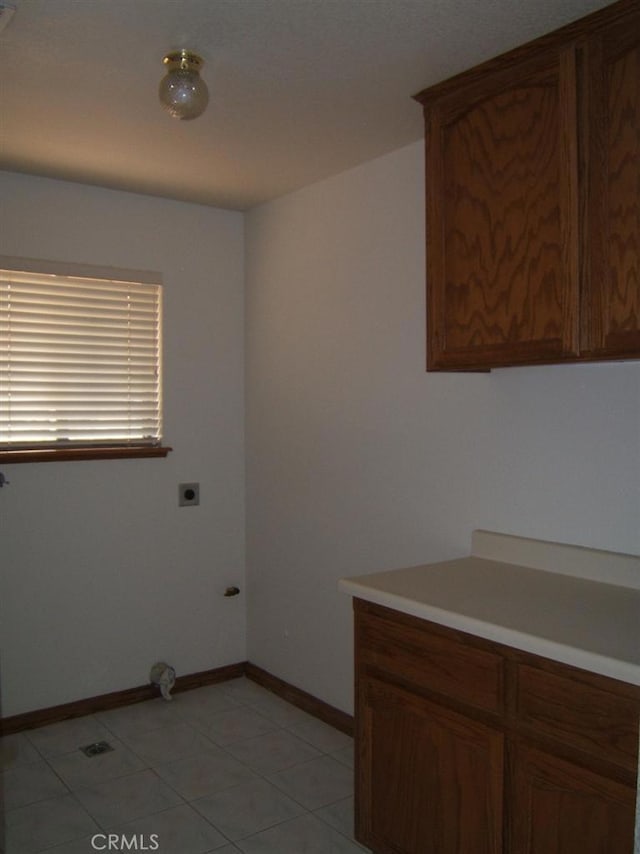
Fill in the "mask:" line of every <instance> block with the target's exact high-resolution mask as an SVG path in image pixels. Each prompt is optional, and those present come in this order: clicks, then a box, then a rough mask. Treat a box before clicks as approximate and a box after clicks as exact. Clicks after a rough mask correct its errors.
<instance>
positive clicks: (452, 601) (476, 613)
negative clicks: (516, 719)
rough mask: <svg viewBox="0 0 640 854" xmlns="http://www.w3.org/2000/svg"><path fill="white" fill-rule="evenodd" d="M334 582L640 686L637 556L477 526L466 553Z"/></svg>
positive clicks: (383, 602)
mask: <svg viewBox="0 0 640 854" xmlns="http://www.w3.org/2000/svg"><path fill="white" fill-rule="evenodd" d="M543 567H544V568H543ZM339 587H340V589H341V590H343V591H344V592H346V593H349V594H350V595H352V596H355V597H358V598H360V599H364V600H366V601H369V602H373V603H376V604H378V605H384V606H386V607H388V608H394V609H395V610H397V611H401V612H403V613H405V614H411V615H413V616H415V617H421V618H423V619H426V620H431V621H433V622H436V623H440V624H441V625H445V626H449V627H450V628H454V629H459V630H461V631H465V632H469V633H470V634H474V635H477V636H479V637H483V638H486V639H488V640H493V641H497V642H498V643H503V644H506V645H508V646H512V647H515V648H516V649H522V650H525V651H527V652H531V653H535V654H537V655H542V656H545V657H546V658H551V659H554V660H556V661H561V662H564V663H565V664H570V665H573V666H575V667H581V668H583V669H585V670H590V671H592V672H594V673H600V674H603V675H605V676H609V677H611V678H614V679H621V680H623V681H625V682H630V683H632V684H634V685H640V557H638V556H635V555H620V554H616V553H614V552H603V551H597V550H594V549H585V548H581V547H578V546H567V545H564V544H556V543H546V542H542V541H536V540H528V539H525V538H521V537H513V536H507V535H502V534H494V533H491V532H483V531H475V532H474V534H473V545H472V554H471V556H470V557H465V558H460V559H458V560H451V561H444V562H441V563H434V564H425V565H421V566H414V567H408V568H406V569H396V570H390V571H386V572H378V573H374V574H371V575H362V576H358V577H355V578H344V579H342V580H341V581H340V582H339Z"/></svg>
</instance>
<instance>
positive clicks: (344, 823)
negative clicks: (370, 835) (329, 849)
mask: <svg viewBox="0 0 640 854" xmlns="http://www.w3.org/2000/svg"><path fill="white" fill-rule="evenodd" d="M314 815H317V816H318V818H320V819H322V821H326V823H327V824H330V825H331V827H334V828H335V829H336V830H339V831H340V833H343V834H344V835H345V836H349V837H352V836H353V829H354V821H353V797H350V798H345V799H344V800H343V801H336V803H334V804H329V805H328V806H326V807H321V808H320V809H319V810H316V811H315V813H314Z"/></svg>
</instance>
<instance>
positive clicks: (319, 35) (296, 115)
mask: <svg viewBox="0 0 640 854" xmlns="http://www.w3.org/2000/svg"><path fill="white" fill-rule="evenodd" d="M0 2H1V0H0ZM11 2H13V4H14V5H15V6H16V7H17V9H16V12H15V14H14V16H13V18H12V19H11V21H10V22H9V25H8V27H7V28H6V30H5V31H4V32H2V33H1V34H0V123H1V124H0V132H1V135H0V168H2V169H6V170H9V171H17V172H28V173H32V174H36V175H46V176H52V177H58V178H65V179H70V180H74V181H80V182H85V183H90V184H97V185H101V186H105V187H113V188H118V189H124V190H132V191H136V192H142V193H150V194H153V195H159V196H166V197H169V198H176V199H184V200H188V201H194V202H200V203H204V204H211V205H216V206H219V207H226V208H235V209H239V210H243V209H246V208H249V207H251V206H253V205H255V204H258V203H260V202H263V201H266V200H268V199H272V198H275V197H277V196H279V195H282V194H284V193H287V192H289V191H291V190H294V189H297V188H299V187H301V186H304V185H306V184H310V183H312V182H314V181H318V180H320V179H322V178H325V177H327V176H329V175H332V174H336V173H338V172H341V171H343V170H345V169H348V168H350V167H352V166H354V165H356V164H358V163H362V162H364V161H366V160H370V159H371V158H373V157H377V156H379V155H381V154H384V153H386V152H389V151H392V150H393V149H395V148H399V147H401V146H403V145H406V144H408V143H410V142H412V141H414V140H416V139H418V138H420V137H421V136H422V114H421V108H420V106H419V105H418V104H417V103H416V102H415V101H413V100H412V99H411V95H413V94H415V93H416V92H418V91H419V90H421V89H423V88H425V87H426V86H428V85H431V84H433V83H436V82H438V81H439V80H443V79H445V78H447V77H450V76H451V75H453V74H455V73H457V72H459V71H462V70H464V69H465V68H468V67H470V66H472V65H475V64H477V63H478V62H481V61H482V60H484V59H488V58H489V57H491V56H495V55H496V54H498V53H501V52H503V51H505V50H508V49H509V48H512V47H515V46H516V45H518V44H521V43H523V42H525V41H528V40H529V39H532V38H535V37H536V36H539V35H542V34H543V33H545V32H549V31H550V30H553V29H556V28H557V27H559V26H561V25H563V24H565V23H568V22H569V21H572V20H575V19H576V18H579V17H582V16H583V15H585V14H587V13H589V12H591V11H593V10H595V9H597V8H600V7H602V6H605V5H607V0H11ZM183 47H184V48H188V49H189V50H192V51H195V52H196V53H199V54H200V55H201V56H202V57H203V58H204V60H205V63H206V64H205V67H204V70H203V73H202V76H203V77H204V78H205V80H206V81H207V84H208V86H209V91H210V102H209V108H208V110H207V112H206V113H205V114H204V115H203V116H202V117H201V118H199V119H196V120H194V121H190V122H179V121H177V120H175V119H172V118H170V117H169V116H168V114H166V113H165V112H164V111H163V110H162V108H161V106H160V104H159V102H158V99H157V88H158V83H159V80H160V78H161V77H162V75H163V73H164V70H163V66H162V57H163V56H164V55H165V53H167V52H169V51H170V50H174V49H178V48H183Z"/></svg>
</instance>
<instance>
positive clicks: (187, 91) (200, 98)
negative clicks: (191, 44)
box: [158, 50, 209, 120]
mask: <svg viewBox="0 0 640 854" xmlns="http://www.w3.org/2000/svg"><path fill="white" fill-rule="evenodd" d="M163 61H164V64H165V65H166V66H167V69H168V72H167V74H166V75H165V76H164V77H163V78H162V80H161V81H160V87H159V89H158V95H159V97H160V102H161V103H162V105H163V107H164V108H165V109H166V110H167V111H168V112H169V114H170V115H171V116H173V118H174V119H183V120H184V119H197V118H198V116H201V115H202V113H204V111H205V110H206V108H207V104H208V103H209V90H208V89H207V84H206V83H205V82H204V80H203V79H202V78H201V77H200V73H199V72H200V68H202V66H203V65H204V62H203V60H202V59H200V57H199V56H196V54H194V53H189V52H188V51H186V50H182V51H178V52H176V53H170V54H169V55H168V56H165V58H164V60H163Z"/></svg>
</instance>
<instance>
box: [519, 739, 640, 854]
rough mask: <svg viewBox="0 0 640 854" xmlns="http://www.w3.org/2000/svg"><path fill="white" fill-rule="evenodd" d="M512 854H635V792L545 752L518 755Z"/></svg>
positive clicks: (523, 751)
mask: <svg viewBox="0 0 640 854" xmlns="http://www.w3.org/2000/svg"><path fill="white" fill-rule="evenodd" d="M511 768H512V774H511V779H512V784H511V797H512V800H511V807H510V816H511V819H510V840H511V845H510V854H614V852H615V854H632V852H633V835H634V813H635V789H634V788H632V787H631V786H624V785H622V784H620V783H617V782H615V781H614V780H610V779H607V778H606V777H602V776H601V775H600V774H596V773H594V772H592V771H588V770H586V769H584V768H581V767H579V766H577V765H573V764H572V763H570V762H565V761H564V760H562V759H557V758H555V757H553V756H550V755H548V754H546V753H543V752H542V751H539V750H536V749H534V748H530V747H527V746H523V745H519V746H518V747H516V748H515V749H514V751H513V755H512V761H511Z"/></svg>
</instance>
